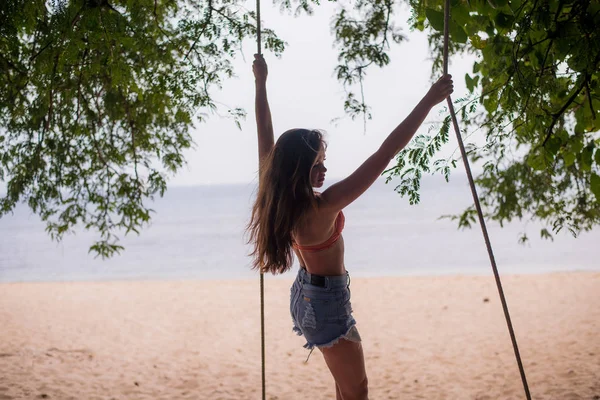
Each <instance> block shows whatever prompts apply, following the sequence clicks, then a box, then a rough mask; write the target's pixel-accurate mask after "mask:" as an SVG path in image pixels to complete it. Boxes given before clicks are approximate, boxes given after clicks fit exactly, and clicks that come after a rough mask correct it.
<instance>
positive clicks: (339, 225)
mask: <svg viewBox="0 0 600 400" xmlns="http://www.w3.org/2000/svg"><path fill="white" fill-rule="evenodd" d="M345 222H346V218H345V217H344V213H343V212H342V211H340V212H339V214H338V215H337V218H336V219H335V228H334V230H333V234H332V235H331V237H330V238H329V239H327V240H326V241H324V242H323V243H321V244H315V245H312V246H302V245H299V244H296V242H293V243H292V246H293V247H294V248H295V249H298V250H302V251H307V252H309V253H314V252H317V251H321V250H325V249H328V248H330V247H331V246H333V245H334V244H335V242H337V241H338V239H339V238H340V236H341V235H342V231H343V230H344V224H345Z"/></svg>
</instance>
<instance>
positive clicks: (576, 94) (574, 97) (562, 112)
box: [542, 80, 587, 146]
mask: <svg viewBox="0 0 600 400" xmlns="http://www.w3.org/2000/svg"><path fill="white" fill-rule="evenodd" d="M586 82H587V80H584V81H583V82H582V83H581V85H579V88H577V90H576V91H575V93H573V94H572V95H571V97H569V99H568V100H567V102H566V103H565V104H564V105H563V106H562V107H561V109H560V110H558V112H557V113H554V114H552V123H551V124H550V126H549V127H548V133H547V134H546V138H545V139H544V141H543V142H542V146H545V145H546V143H547V142H548V139H550V136H552V131H553V130H554V125H556V123H557V122H558V120H559V118H560V117H561V116H562V115H563V114H564V112H565V111H566V110H567V108H569V106H570V105H571V103H573V101H575V99H576V98H577V96H578V95H579V93H581V91H582V90H583V88H584V87H585V85H586Z"/></svg>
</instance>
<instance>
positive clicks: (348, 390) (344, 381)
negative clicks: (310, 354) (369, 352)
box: [321, 339, 368, 400]
mask: <svg viewBox="0 0 600 400" xmlns="http://www.w3.org/2000/svg"><path fill="white" fill-rule="evenodd" d="M321 352H322V353H323V357H324V358H325V362H326V363H327V366H328V367H329V370H330V371H331V374H332V375H333V378H334V379H335V382H336V384H337V386H338V388H339V390H340V392H341V395H342V398H343V399H344V400H354V399H357V400H359V399H360V400H364V399H367V397H368V390H367V372H366V370H365V358H364V355H363V348H362V344H361V343H360V342H355V341H350V340H346V339H342V340H340V341H339V342H338V343H336V344H335V345H333V346H332V347H325V348H321Z"/></svg>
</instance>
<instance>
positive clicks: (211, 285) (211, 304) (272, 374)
mask: <svg viewBox="0 0 600 400" xmlns="http://www.w3.org/2000/svg"><path fill="white" fill-rule="evenodd" d="M289 278H290V279H276V280H268V281H267V285H266V315H267V320H266V325H267V334H266V343H267V366H266V369H267V392H268V395H267V398H268V399H279V400H283V399H286V400H287V399H292V400H293V399H311V400H312V399H333V398H334V395H333V393H334V392H333V380H332V378H331V376H330V375H329V372H328V371H327V368H326V366H325V364H324V362H323V359H322V356H321V355H320V353H319V352H318V351H315V352H314V353H313V354H312V356H311V357H310V360H309V362H308V363H307V364H304V360H305V359H306V356H307V351H306V350H305V349H303V348H302V345H303V344H304V343H305V342H304V340H303V338H301V337H298V336H296V335H294V333H293V332H292V330H291V327H292V324H291V320H290V317H289V307H288V306H289V304H288V301H289V283H290V280H291V279H293V277H292V276H290V277H289ZM502 279H503V284H504V291H505V294H506V297H507V300H508V306H509V309H510V312H511V316H512V319H513V324H514V327H515V331H516V336H517V340H518V342H519V346H520V351H521V356H522V358H523V362H524V365H525V371H526V373H527V378H528V381H529V385H530V389H531V394H532V397H533V398H534V399H536V400H542V399H547V400H555V399H561V400H569V399H595V398H600V339H599V338H600V272H557V273H546V274H535V275H507V276H503V277H502ZM258 290H259V288H258V283H257V281H255V280H230V281H225V280H214V281H208V280H205V281H123V282H64V283H4V284H0V327H1V329H0V399H2V400H8V399H39V398H48V399H106V400H110V399H126V400H133V399H148V400H150V399H153V400H154V399H210V400H217V399H258V398H260V389H261V384H260V320H259V296H258V293H259V292H258ZM351 290H352V302H353V308H354V311H355V317H356V319H357V321H358V325H357V326H358V328H359V331H360V333H361V336H362V338H363V341H364V342H363V345H364V349H365V356H366V364H367V373H368V376H369V382H370V386H371V389H370V393H371V398H373V399H448V400H450V399H453V400H454V399H478V400H484V399H488V400H492V399H494V400H500V399H501V400H507V399H524V398H525V396H524V394H523V388H522V384H521V379H520V376H519V371H518V368H517V365H516V362H515V359H514V354H513V349H512V346H511V342H510V338H509V335H508V330H507V328H506V324H505V321H504V316H503V313H502V308H501V306H500V301H499V298H498V293H497V290H496V286H495V282H494V279H493V277H491V276H460V275H455V276H454V275H451V276H429V277H428V276H423V277H394V278H358V277H357V278H353V279H352V283H351Z"/></svg>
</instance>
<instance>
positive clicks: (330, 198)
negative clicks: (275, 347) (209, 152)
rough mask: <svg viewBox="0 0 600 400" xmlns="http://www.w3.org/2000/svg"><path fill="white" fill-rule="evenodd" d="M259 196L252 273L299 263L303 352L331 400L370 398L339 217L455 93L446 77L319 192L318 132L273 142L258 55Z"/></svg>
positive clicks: (296, 304) (297, 318)
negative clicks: (317, 361)
mask: <svg viewBox="0 0 600 400" xmlns="http://www.w3.org/2000/svg"><path fill="white" fill-rule="evenodd" d="M252 69H253V71H254V76H255V79H256V103H255V106H256V122H257V127H258V157H259V162H260V167H259V175H260V178H259V189H258V193H257V198H256V203H255V204H254V207H253V210H252V217H251V221H250V223H249V226H248V230H249V233H250V241H251V242H252V243H253V245H254V252H253V253H252V255H253V256H254V263H253V265H254V267H255V268H256V269H259V270H260V271H262V272H264V273H267V272H270V273H273V274H277V273H283V272H285V271H287V270H289V269H290V268H291V266H292V261H293V254H294V253H295V255H296V257H297V258H298V260H299V262H300V269H299V271H298V276H297V278H296V280H295V281H294V283H293V285H292V288H291V298H290V312H291V314H292V320H293V323H294V331H296V332H297V333H298V334H299V335H304V337H305V338H306V340H307V343H306V345H305V347H306V348H308V349H311V350H312V349H313V348H314V347H317V348H319V350H321V352H322V353H323V357H324V359H325V362H326V363H327V366H328V367H329V370H330V371H331V374H332V375H333V378H334V380H335V384H336V387H335V390H336V399H338V400H340V399H343V400H353V399H357V400H358V399H360V400H363V399H367V397H368V387H367V374H366V371H365V362H364V356H363V350H362V345H361V338H360V336H359V334H358V331H357V329H356V326H355V325H356V321H355V320H354V318H353V317H352V309H351V307H350V289H349V285H350V279H349V275H348V272H347V271H346V268H345V265H344V240H343V238H342V235H341V233H342V230H343V229H344V223H345V220H344V214H343V212H342V210H343V209H344V207H346V206H347V205H348V204H350V203H352V202H353V201H354V200H356V199H357V198H358V197H359V196H360V195H361V194H362V193H363V192H364V191H365V190H367V189H368V188H369V186H371V185H372V184H373V182H374V181H375V180H376V179H377V177H378V176H380V175H381V173H382V172H383V171H384V169H385V168H386V167H387V166H388V164H389V163H390V161H391V160H392V159H393V158H394V156H395V155H396V154H397V153H398V152H399V151H400V150H401V149H402V148H404V146H406V145H407V144H408V142H409V141H410V140H411V138H412V137H413V135H414V133H415V132H416V130H417V128H418V127H419V126H420V125H421V123H423V120H424V119H425V117H426V116H427V114H428V113H429V111H430V110H431V108H432V107H433V106H434V105H436V104H438V103H440V102H441V101H443V100H444V99H446V97H448V96H449V95H450V93H452V91H453V83H452V78H451V76H450V75H446V76H443V77H442V78H441V79H440V80H438V81H437V82H436V83H435V84H434V85H433V86H432V87H431V89H429V91H428V92H427V94H426V95H425V97H423V99H422V100H421V101H420V102H419V104H417V106H416V107H415V108H414V110H413V111H412V112H411V113H410V115H409V116H408V117H406V119H405V120H404V121H402V123H401V124H400V125H398V127H397V128H396V129H394V130H393V131H392V132H391V133H390V135H389V136H388V137H387V138H386V139H385V140H384V142H383V144H382V145H381V147H380V148H379V149H378V150H377V151H376V152H375V153H374V154H373V155H371V156H370V157H369V158H367V160H366V161H365V162H364V163H363V164H362V165H361V166H360V167H358V169H357V170H356V171H354V173H352V174H351V175H350V176H348V177H347V178H346V179H344V180H342V181H340V182H338V183H336V184H334V185H331V186H330V187H329V188H328V189H327V190H325V191H323V192H322V193H319V192H317V191H315V190H314V189H315V188H316V189H318V188H320V187H322V186H323V182H324V180H325V173H326V172H327V168H325V149H326V144H325V142H324V140H323V136H322V134H321V133H320V132H319V131H317V130H310V129H291V130H288V131H286V132H284V133H283V134H282V135H281V136H280V137H279V139H278V140H277V143H274V137H273V124H272V121H271V112H270V109H269V103H268V101H267V89H266V81H267V65H266V63H265V60H264V59H263V57H262V56H259V55H255V60H254V64H253V66H252Z"/></svg>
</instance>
